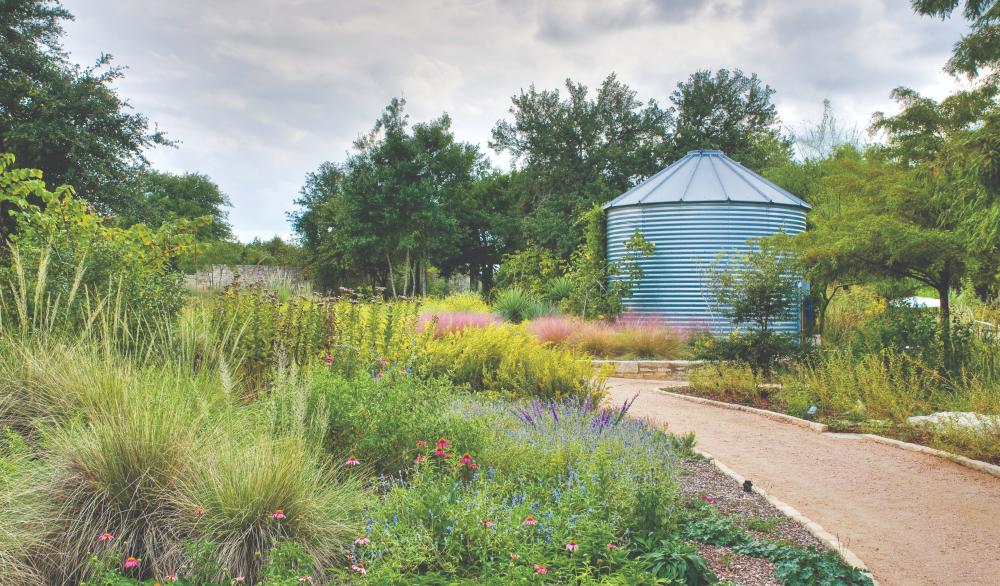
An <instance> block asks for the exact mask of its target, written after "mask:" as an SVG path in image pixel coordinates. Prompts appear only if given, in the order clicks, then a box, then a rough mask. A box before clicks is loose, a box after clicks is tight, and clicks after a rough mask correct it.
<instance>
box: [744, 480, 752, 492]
mask: <svg viewBox="0 0 1000 586" xmlns="http://www.w3.org/2000/svg"><path fill="white" fill-rule="evenodd" d="M743 492H753V482H751V481H749V480H744V481H743Z"/></svg>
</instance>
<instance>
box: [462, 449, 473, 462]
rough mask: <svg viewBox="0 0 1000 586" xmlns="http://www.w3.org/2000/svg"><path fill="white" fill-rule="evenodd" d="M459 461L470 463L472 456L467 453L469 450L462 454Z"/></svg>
mask: <svg viewBox="0 0 1000 586" xmlns="http://www.w3.org/2000/svg"><path fill="white" fill-rule="evenodd" d="M461 461H462V463H463V464H471V463H472V456H470V455H469V452H465V453H464V454H462V460H461Z"/></svg>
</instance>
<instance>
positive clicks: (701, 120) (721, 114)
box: [670, 69, 791, 171]
mask: <svg viewBox="0 0 1000 586" xmlns="http://www.w3.org/2000/svg"><path fill="white" fill-rule="evenodd" d="M773 95H774V89H772V88H771V86H769V85H766V84H765V83H764V82H763V81H761V79H760V78H759V77H757V74H756V73H754V74H751V75H750V76H747V75H746V74H744V73H743V72H742V71H740V70H739V69H736V70H734V71H729V70H728V69H720V70H718V71H716V72H715V73H712V72H711V71H708V70H702V71H696V72H695V73H693V74H691V76H690V77H689V78H688V79H687V80H686V81H683V82H681V83H678V84H677V89H676V90H674V92H673V93H672V94H671V95H670V101H671V102H672V103H673V105H674V111H675V124H676V128H675V131H674V135H673V140H672V144H673V153H672V156H673V158H677V157H680V156H682V155H683V154H684V153H685V152H687V151H690V150H695V149H719V150H722V151H724V152H725V153H726V154H727V155H729V156H730V157H732V158H734V159H736V160H737V161H739V162H741V163H743V164H744V165H746V166H747V167H748V168H750V169H753V170H754V171H760V170H761V169H763V168H764V167H767V166H768V165H773V164H775V163H777V162H780V161H782V160H787V159H789V158H790V157H791V141H790V140H789V139H788V138H786V137H785V136H783V134H782V133H781V127H780V124H779V123H780V120H779V118H778V110H777V108H775V106H774V103H773V102H772V101H771V97H772V96H773Z"/></svg>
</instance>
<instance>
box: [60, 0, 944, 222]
mask: <svg viewBox="0 0 1000 586" xmlns="http://www.w3.org/2000/svg"><path fill="white" fill-rule="evenodd" d="M64 3H65V5H66V7H67V8H68V9H69V10H71V11H72V12H73V13H74V14H76V16H77V20H76V22H74V23H71V24H70V25H69V26H68V27H67V28H68V32H69V37H68V39H67V43H66V45H67V49H69V50H70V51H71V52H72V55H73V57H74V59H76V60H77V61H80V62H90V61H92V60H93V59H94V58H96V56H97V55H98V54H99V53H100V52H101V51H108V52H110V53H112V54H114V55H115V57H116V59H117V62H118V63H119V64H122V65H127V66H128V67H129V71H128V74H127V76H126V78H125V79H124V80H123V81H122V82H121V84H120V89H121V92H122V93H123V94H124V95H125V96H127V97H128V98H129V99H130V101H131V102H132V104H133V105H134V106H135V107H136V109H137V110H139V111H141V112H144V113H146V114H147V115H149V117H150V118H151V119H152V120H154V121H156V122H158V123H159V125H160V126H161V128H163V129H165V130H166V131H167V132H168V133H169V135H170V136H171V137H173V138H175V139H179V140H181V141H182V144H181V146H180V148H178V149H158V150H155V151H153V152H151V153H150V158H151V160H152V161H153V162H154V164H156V165H157V166H158V167H161V168H164V169H167V170H171V171H176V172H180V171H199V172H204V173H207V174H208V175H210V176H211V177H212V178H213V179H215V180H216V181H217V182H218V183H219V184H220V185H221V186H222V188H223V189H224V190H225V191H226V192H227V193H228V194H229V195H230V196H231V198H232V200H233V203H234V208H233V210H232V211H231V214H230V217H231V220H232V221H233V223H234V225H235V228H236V231H237V233H238V234H239V235H240V236H241V237H243V238H250V237H253V236H263V237H267V236H270V235H272V234H275V233H279V234H287V233H288V232H289V228H288V226H287V224H286V222H285V217H284V212H285V211H287V210H289V209H291V208H292V200H293V199H294V198H295V196H296V193H297V191H298V188H299V186H300V185H301V184H302V180H303V177H304V175H305V173H306V172H308V171H311V170H314V169H315V168H316V167H317V166H318V165H319V164H320V163H321V162H322V161H324V160H339V159H342V158H343V157H344V154H345V152H346V151H347V150H348V149H350V145H351V142H352V141H353V140H354V138H356V137H357V136H358V135H359V134H360V133H362V132H364V131H366V130H368V129H369V128H370V127H371V125H372V123H373V121H374V119H375V118H376V117H377V116H378V114H379V112H380V111H381V109H382V108H383V107H384V105H385V103H386V102H387V101H388V100H389V99H390V98H391V97H393V96H397V95H400V94H402V95H404V96H405V97H406V98H407V100H408V102H409V111H410V114H411V117H412V119H413V120H426V119H429V118H432V117H434V116H437V115H438V114H440V113H441V112H442V111H448V112H449V113H450V114H451V115H452V118H453V120H454V123H455V130H456V132H457V134H458V135H459V137H460V138H461V139H463V140H468V141H471V142H476V143H480V144H481V145H483V148H484V149H485V148H486V146H485V145H486V141H487V140H488V138H489V134H490V129H491V128H492V126H493V124H494V123H495V122H496V121H497V119H499V118H501V117H502V116H504V115H505V113H506V111H507V108H508V107H509V104H510V96H511V95H512V94H514V93H516V92H517V91H518V90H519V89H520V88H525V87H527V86H528V85H529V84H531V83H535V84H536V85H537V86H539V87H557V86H559V87H561V85H562V83H563V81H564V80H565V78H567V77H571V78H573V79H575V80H578V81H582V82H584V83H586V84H588V85H590V86H591V87H593V86H596V85H597V84H598V83H600V81H601V79H603V77H604V76H606V75H607V74H608V73H609V72H611V71H615V72H617V73H618V75H619V77H620V78H621V79H623V80H624V81H625V82H627V83H629V84H630V85H632V86H633V87H635V88H636V89H637V90H638V92H639V95H640V97H641V98H642V99H648V98H655V99H657V100H659V101H661V102H666V101H667V98H668V96H669V94H670V92H671V91H672V89H673V87H674V86H675V84H676V83H677V82H678V81H680V80H682V79H684V78H685V77H686V76H687V75H688V74H689V73H690V72H692V71H694V70H695V69H700V68H713V69H714V68H718V67H729V68H736V67H739V68H742V69H743V70H744V71H748V72H757V73H759V74H760V75H761V77H762V78H763V79H764V80H765V81H766V82H767V83H769V84H770V85H771V86H773V87H774V88H775V89H776V90H777V92H778V93H777V95H776V100H777V102H778V107H779V112H780V113H781V115H782V117H783V119H784V120H785V121H786V123H788V124H789V125H792V126H795V125H797V124H799V123H800V122H801V121H802V120H804V119H815V118H817V117H818V115H819V110H820V103H821V101H822V99H823V98H830V99H831V100H832V101H833V104H834V107H835V108H837V109H838V110H839V113H840V117H841V118H842V119H844V120H845V121H847V122H858V123H861V124H862V125H866V124H867V121H868V119H869V117H870V115H871V113H872V112H873V111H875V110H879V109H891V104H890V103H889V100H888V94H889V91H890V90H891V89H892V88H894V87H896V86H899V85H908V86H911V87H915V88H917V89H919V90H921V91H925V92H928V93H930V94H932V95H943V94H944V93H946V92H948V91H950V89H951V88H952V87H953V82H952V81H951V80H950V78H948V77H947V76H946V75H944V74H943V73H942V72H941V67H942V65H943V64H944V62H945V60H946V59H947V58H948V56H949V54H950V51H951V46H952V44H953V43H954V42H955V40H957V38H958V37H959V35H960V34H961V32H962V30H963V28H964V24H963V23H962V22H961V20H960V19H958V20H950V21H945V22H941V21H940V20H937V19H927V18H921V17H917V16H915V15H913V14H912V13H911V12H910V10H909V6H908V3H906V2H901V1H899V0H881V1H876V0H840V1H838V2H829V1H828V0H808V1H806V0H803V1H801V2H794V1H789V0H711V1H710V2H697V1H695V0H609V1H608V2H603V1H602V2H584V1H580V0H577V1H571V0H558V1H550V2H538V1H535V0H479V1H475V0H427V1H424V2H400V1H393V0H372V1H367V2H356V1H352V2H348V1H346V0H336V1H327V0H292V1H286V2H269V1H266V0H242V1H239V2H238V1H236V0H215V1H211V2H205V1H201V2H195V1H194V0H174V1H172V2H168V1H166V0H155V1H154V0H149V1H146V2H109V1H107V0H64ZM491 154H492V153H491ZM498 160H500V161H501V162H502V160H501V159H498Z"/></svg>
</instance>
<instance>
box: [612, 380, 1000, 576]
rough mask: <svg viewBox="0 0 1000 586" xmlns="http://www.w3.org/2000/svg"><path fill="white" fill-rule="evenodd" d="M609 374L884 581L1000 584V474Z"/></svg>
mask: <svg viewBox="0 0 1000 586" xmlns="http://www.w3.org/2000/svg"><path fill="white" fill-rule="evenodd" d="M667 384H669V383H663V382H657V381H642V380H627V379H611V380H610V381H609V387H610V389H611V400H612V401H613V402H614V403H615V404H620V403H621V402H622V401H624V400H625V399H627V398H629V397H631V396H632V395H634V394H636V393H638V394H639V397H638V399H637V400H636V402H635V405H634V406H633V407H632V410H631V412H630V413H631V415H633V416H635V417H641V418H646V419H649V420H651V421H654V422H656V423H659V424H666V425H667V426H668V428H669V429H670V430H671V431H672V432H675V433H681V432H687V431H693V432H695V434H696V435H697V439H698V447H699V448H700V449H703V450H705V451H706V452H708V453H710V454H712V456H713V457H715V458H717V459H718V460H719V461H720V462H722V463H724V464H726V465H728V466H729V467H730V468H732V469H733V470H734V471H735V472H737V473H738V474H741V475H743V476H746V477H747V478H750V479H752V480H753V481H754V483H755V484H757V485H758V486H760V487H761V488H763V489H764V490H766V491H768V492H770V493H771V494H773V495H774V496H776V497H777V498H779V499H781V500H783V501H785V502H786V503H788V504H790V505H791V506H793V507H795V508H797V509H798V510H799V511H801V512H802V514H804V515H805V516H807V517H809V518H810V519H812V520H813V521H816V522H817V523H819V524H820V525H822V526H823V527H824V528H826V530H827V531H829V532H830V533H832V534H833V535H835V536H836V537H837V538H838V539H840V541H841V542H842V543H843V544H844V545H845V546H846V547H848V548H849V549H851V550H852V551H853V552H854V553H855V554H857V555H858V557H860V558H861V559H862V560H864V562H865V564H867V565H868V567H869V569H870V570H871V571H872V572H873V573H874V574H875V577H876V578H877V579H878V580H879V582H880V583H881V584H883V585H888V586H916V585H922V584H934V585H951V584H955V585H959V584H960V585H980V584H981V585H991V586H996V585H1000V478H997V477H995V476H990V475H988V474H985V473H982V472H977V471H975V470H971V469H968V468H965V467H962V466H959V465H958V464H955V463H952V462H948V461H945V460H942V459H940V458H936V457H933V456H928V455H925V454H920V453H915V452H910V451H906V450H902V449H899V448H895V447H892V446H888V445H884V444H879V443H875V442H872V441H869V440H865V439H863V438H859V437H857V436H855V437H850V436H847V437H845V436H839V437H838V434H821V433H816V432H813V431H810V430H807V429H804V428H801V427H798V426H795V425H790V424H785V423H780V422H776V421H772V420H770V419H767V418H764V417H761V416H759V415H754V414H752V413H744V412H741V411H735V410H730V409H722V408H718V407H712V406H710V405H701V404H698V403H693V402H690V401H684V400H683V399H677V398H674V397H669V396H667V395H664V394H662V393H659V392H657V389H659V388H662V387H664V386H665V385H667Z"/></svg>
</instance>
